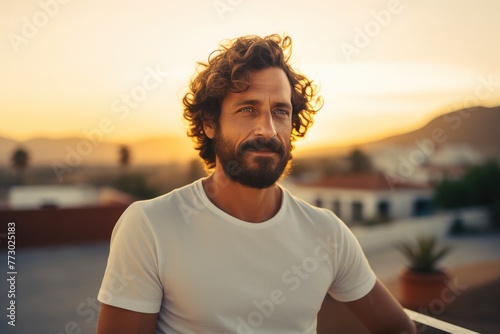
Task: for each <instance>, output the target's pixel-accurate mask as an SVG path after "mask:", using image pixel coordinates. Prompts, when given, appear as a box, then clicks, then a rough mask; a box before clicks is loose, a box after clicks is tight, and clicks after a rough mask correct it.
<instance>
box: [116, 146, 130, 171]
mask: <svg viewBox="0 0 500 334" xmlns="http://www.w3.org/2000/svg"><path fill="white" fill-rule="evenodd" d="M119 154H120V159H119V161H118V162H119V164H120V167H122V168H126V167H128V165H130V150H129V148H128V147H127V146H126V145H122V146H120V151H119Z"/></svg>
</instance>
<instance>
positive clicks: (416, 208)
mask: <svg viewBox="0 0 500 334" xmlns="http://www.w3.org/2000/svg"><path fill="white" fill-rule="evenodd" d="M431 213H432V202H431V200H429V199H425V198H418V199H417V200H416V201H415V204H414V205H413V215H414V216H417V217H420V216H427V215H430V214H431Z"/></svg>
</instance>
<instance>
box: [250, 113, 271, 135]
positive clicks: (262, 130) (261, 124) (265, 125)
mask: <svg viewBox="0 0 500 334" xmlns="http://www.w3.org/2000/svg"><path fill="white" fill-rule="evenodd" d="M254 134H255V136H260V137H264V138H265V139H270V138H272V137H274V136H276V129H275V127H274V120H273V116H272V114H271V112H262V113H261V114H260V115H259V117H258V118H257V124H256V127H255V133H254Z"/></svg>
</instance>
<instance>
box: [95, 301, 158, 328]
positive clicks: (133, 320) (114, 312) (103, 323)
mask: <svg viewBox="0 0 500 334" xmlns="http://www.w3.org/2000/svg"><path fill="white" fill-rule="evenodd" d="M157 317H158V313H140V312H134V311H130V310H126V309H123V308H119V307H114V306H110V305H107V304H103V303H101V309H100V311H99V320H98V322H97V334H154V332H155V328H156V318H157Z"/></svg>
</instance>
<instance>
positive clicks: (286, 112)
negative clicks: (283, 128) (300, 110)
mask: <svg viewBox="0 0 500 334" xmlns="http://www.w3.org/2000/svg"><path fill="white" fill-rule="evenodd" d="M273 113H274V114H277V115H290V112H289V111H288V110H286V109H276V110H274V112H273Z"/></svg>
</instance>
